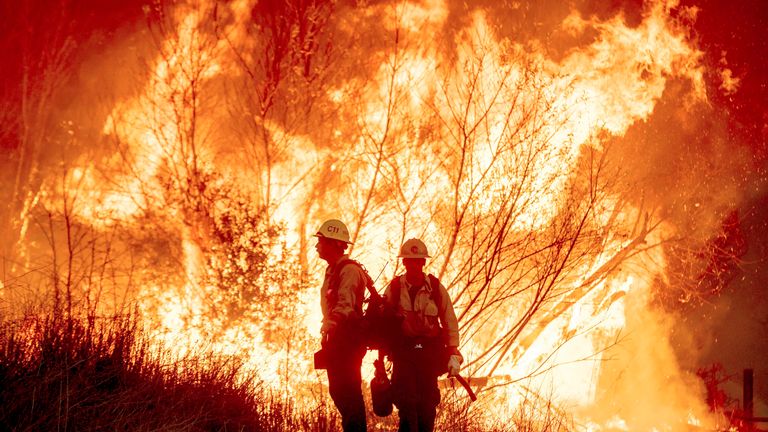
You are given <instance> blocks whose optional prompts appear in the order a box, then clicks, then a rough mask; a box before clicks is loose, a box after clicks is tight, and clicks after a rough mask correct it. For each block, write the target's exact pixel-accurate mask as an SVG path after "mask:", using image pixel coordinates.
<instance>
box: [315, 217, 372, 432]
mask: <svg viewBox="0 0 768 432" xmlns="http://www.w3.org/2000/svg"><path fill="white" fill-rule="evenodd" d="M315 236H316V237H317V245H316V246H315V249H316V250H317V253H318V255H319V256H320V258H321V259H322V260H324V261H325V262H327V263H328V267H327V268H326V270H325V278H324V279H323V286H322V289H321V292H320V305H321V308H322V312H323V325H322V328H321V333H322V346H323V348H322V349H321V350H320V352H319V353H318V354H319V355H318V354H316V355H315V366H316V368H318V369H326V370H327V373H328V390H329V392H330V394H331V399H333V402H334V404H335V405H336V408H337V409H338V410H339V414H341V424H342V428H343V430H344V431H345V432H349V431H365V430H366V418H365V402H364V400H363V393H362V389H361V376H360V366H361V364H362V362H363V356H364V355H365V350H366V349H365V344H364V341H363V340H362V335H361V334H360V333H359V328H360V325H359V324H360V320H361V318H362V308H363V296H364V295H365V289H366V278H368V277H369V276H368V274H367V273H366V272H365V270H364V269H363V268H362V267H361V266H360V265H359V263H357V262H356V261H353V260H350V259H349V256H348V255H347V254H346V253H345V252H346V250H347V247H348V246H349V245H350V244H352V242H350V240H349V230H348V229H347V226H346V225H344V223H343V222H341V221H340V220H337V219H330V220H327V221H325V222H324V223H323V224H322V225H321V226H320V229H319V230H318V231H317V233H316V234H315ZM353 263H354V264H356V265H347V264H353ZM319 363H320V364H319Z"/></svg>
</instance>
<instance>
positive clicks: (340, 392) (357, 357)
mask: <svg viewBox="0 0 768 432" xmlns="http://www.w3.org/2000/svg"><path fill="white" fill-rule="evenodd" d="M364 355H365V349H364V348H359V349H351V350H345V352H338V353H336V355H334V356H333V359H332V361H331V362H330V364H329V365H328V390H329V392H330V394H331V399H333V402H334V404H335V405H336V408H337V409H338V410H339V414H341V425H342V428H343V430H344V432H358V431H365V430H366V419H365V401H364V400H363V391H362V388H361V383H362V380H361V377H360V366H361V365H362V362H363V356H364Z"/></svg>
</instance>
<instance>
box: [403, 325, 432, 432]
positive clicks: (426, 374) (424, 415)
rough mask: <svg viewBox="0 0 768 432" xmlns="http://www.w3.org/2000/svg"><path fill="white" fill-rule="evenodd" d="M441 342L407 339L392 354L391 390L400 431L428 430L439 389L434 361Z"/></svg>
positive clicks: (416, 431) (426, 431)
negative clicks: (397, 412) (397, 413)
mask: <svg viewBox="0 0 768 432" xmlns="http://www.w3.org/2000/svg"><path fill="white" fill-rule="evenodd" d="M441 352H442V346H441V344H439V343H437V342H436V341H431V340H422V341H408V342H407V343H405V344H403V345H402V346H401V347H399V349H397V350H395V352H394V353H393V357H392V363H393V370H392V390H393V391H394V395H395V397H394V400H395V406H397V409H398V411H399V415H400V428H399V429H398V430H399V431H400V432H432V430H433V429H434V428H435V416H436V414H437V405H438V404H439V403H440V389H439V388H438V387H437V377H438V370H437V367H436V364H437V362H439V360H440V358H441Z"/></svg>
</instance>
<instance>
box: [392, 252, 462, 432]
mask: <svg viewBox="0 0 768 432" xmlns="http://www.w3.org/2000/svg"><path fill="white" fill-rule="evenodd" d="M429 257H430V256H429V252H428V251H427V246H426V245H425V244H424V242H423V241H421V240H419V239H415V238H413V239H409V240H406V241H405V243H403V245H402V247H401V248H400V254H399V255H398V258H402V260H403V266H404V267H405V273H404V274H401V275H398V276H395V278H394V279H393V280H392V282H391V283H390V284H389V286H388V287H387V289H386V291H385V293H384V297H385V299H386V302H387V303H388V304H389V305H390V306H392V307H393V308H394V309H395V310H396V313H397V314H398V315H399V316H400V317H401V318H402V321H401V328H400V333H399V336H398V341H397V342H396V343H394V344H393V346H392V348H391V353H390V358H391V360H392V364H393V371H392V389H393V392H394V403H395V405H396V406H397V407H398V412H399V416H400V419H399V420H400V428H399V430H400V431H409V432H416V431H420V432H423V431H428V432H431V431H432V430H433V429H434V424H435V415H436V411H437V405H438V404H439V403H440V389H439V388H438V387H437V378H438V377H439V376H440V375H442V374H443V373H445V372H448V375H449V376H454V375H457V374H458V373H459V369H460V367H461V363H462V362H463V360H464V359H463V357H462V356H461V353H460V352H459V349H458V346H459V326H458V322H457V320H456V313H455V312H454V309H453V303H452V302H451V298H450V296H449V295H448V292H447V291H446V289H445V287H444V286H443V285H442V284H441V283H440V281H439V280H438V279H437V278H436V277H435V276H433V275H431V274H430V275H427V274H425V273H424V266H425V264H426V259H427V258H429Z"/></svg>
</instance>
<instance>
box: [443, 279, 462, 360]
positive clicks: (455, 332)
mask: <svg viewBox="0 0 768 432" xmlns="http://www.w3.org/2000/svg"><path fill="white" fill-rule="evenodd" d="M439 290H440V297H441V299H440V300H441V302H440V303H441V305H440V306H441V310H440V311H439V312H440V322H441V324H442V326H443V328H444V329H445V332H446V344H447V345H448V347H449V348H453V349H455V351H456V354H458V355H461V354H459V353H458V346H459V321H458V320H457V319H456V312H455V311H454V310H453V302H451V296H450V295H448V291H447V290H446V289H445V287H444V286H443V284H442V283H441V284H440V287H439ZM462 361H463V358H462Z"/></svg>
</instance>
